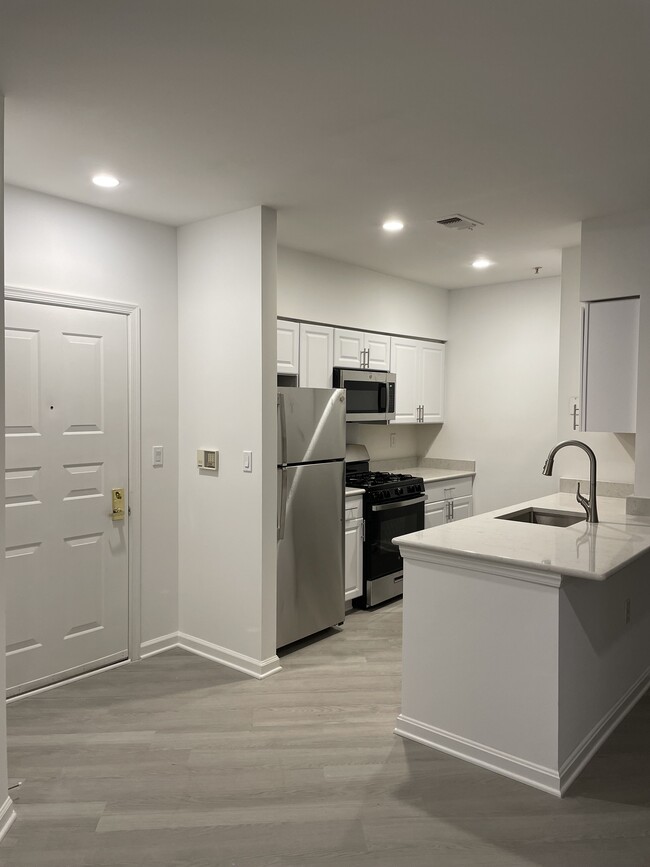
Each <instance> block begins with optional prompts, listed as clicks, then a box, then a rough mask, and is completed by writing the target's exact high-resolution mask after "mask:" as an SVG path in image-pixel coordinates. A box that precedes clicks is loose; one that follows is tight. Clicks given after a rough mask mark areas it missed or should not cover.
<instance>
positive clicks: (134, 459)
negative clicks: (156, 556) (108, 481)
mask: <svg viewBox="0 0 650 867" xmlns="http://www.w3.org/2000/svg"><path fill="white" fill-rule="evenodd" d="M5 300H6V301H28V302H30V303H32V304H53V305H55V306H57V307H77V308H79V309H81V310H97V311H99V312H103V313H118V314H122V315H123V316H126V328H127V350H126V351H127V371H128V396H127V399H128V413H129V444H128V449H129V455H128V460H129V495H128V496H129V499H128V503H129V512H130V514H129V564H128V570H129V613H128V617H129V659H130V660H131V661H132V662H135V661H136V660H138V659H140V605H141V602H140V570H141V550H140V543H141V529H142V521H141V517H140V512H141V502H142V501H141V468H140V308H139V307H138V306H137V305H136V304H127V303H126V302H122V301H106V300H103V299H100V298H87V297H84V296H82V295H63V294H59V293H58V292H47V291H44V290H41V289H27V288H23V287H18V286H5Z"/></svg>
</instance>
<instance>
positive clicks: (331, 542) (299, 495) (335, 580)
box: [276, 461, 345, 647]
mask: <svg viewBox="0 0 650 867" xmlns="http://www.w3.org/2000/svg"><path fill="white" fill-rule="evenodd" d="M284 473H285V474H286V482H287V484H286V490H287V494H286V499H285V503H286V507H285V509H286V511H285V516H284V536H283V538H281V539H280V540H279V541H278V606H277V641H276V644H277V646H278V647H284V645H285V644H291V642H292V641H298V640H299V639H300V638H304V637H305V636H307V635H313V634H314V633H315V632H319V631H320V630H321V629H327V627H328V626H334V625H335V624H337V623H341V622H342V620H343V618H344V616H345V591H344V555H343V538H344V525H343V514H344V510H343V500H344V491H345V487H344V485H345V481H344V463H343V461H335V462H333V463H327V464H309V465H307V466H299V467H288V468H287V469H286V470H285V471H284Z"/></svg>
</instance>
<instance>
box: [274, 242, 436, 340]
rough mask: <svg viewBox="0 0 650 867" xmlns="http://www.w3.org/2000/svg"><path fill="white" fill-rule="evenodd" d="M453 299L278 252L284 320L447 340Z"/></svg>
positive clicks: (320, 260) (332, 262)
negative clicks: (448, 319) (448, 308)
mask: <svg viewBox="0 0 650 867" xmlns="http://www.w3.org/2000/svg"><path fill="white" fill-rule="evenodd" d="M448 296H449V292H448V290H447V289H437V288H436V287H434V286H428V285H426V284H424V283H415V282H413V281H412V280H401V279H399V278H398V277H390V276H388V275H387V274H380V273H379V272H378V271H370V270H368V269H367V268H359V267H358V266H356V265H346V264H345V263H344V262H337V261H335V260H334V259H326V258H324V257H322V256H315V255H313V254H311V253H302V252H300V251H299V250H291V249H289V248H287V247H279V248H278V316H286V317H289V318H291V319H302V320H308V321H314V322H324V323H326V324H329V325H342V326H346V327H348V328H363V329H366V330H370V331H379V332H387V333H389V334H390V333H392V334H404V335H408V336H411V337H423V338H435V339H437V340H445V339H446V337H447V305H448Z"/></svg>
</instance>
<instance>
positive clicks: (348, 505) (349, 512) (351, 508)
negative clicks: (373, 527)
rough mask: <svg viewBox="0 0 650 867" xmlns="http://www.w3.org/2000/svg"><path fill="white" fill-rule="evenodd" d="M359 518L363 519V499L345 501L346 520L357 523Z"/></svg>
mask: <svg viewBox="0 0 650 867" xmlns="http://www.w3.org/2000/svg"><path fill="white" fill-rule="evenodd" d="M357 518H363V503H362V500H361V498H360V497H359V499H354V498H352V497H351V498H350V499H349V500H346V501H345V520H346V521H356V520H357Z"/></svg>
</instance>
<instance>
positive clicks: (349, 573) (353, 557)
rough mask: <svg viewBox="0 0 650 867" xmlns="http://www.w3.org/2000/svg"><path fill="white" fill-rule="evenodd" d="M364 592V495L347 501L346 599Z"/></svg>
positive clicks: (353, 597)
mask: <svg viewBox="0 0 650 867" xmlns="http://www.w3.org/2000/svg"><path fill="white" fill-rule="evenodd" d="M362 592H363V497H361V496H359V497H349V498H347V499H346V501H345V601H346V602H348V601H350V600H351V599H356V598H357V596H361V593H362Z"/></svg>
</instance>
